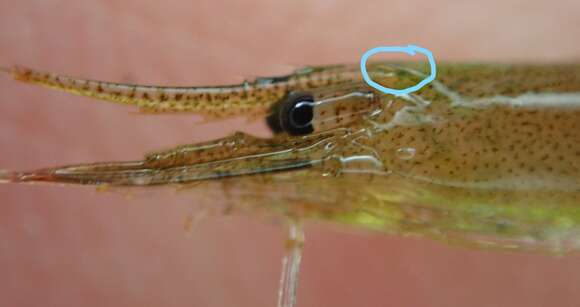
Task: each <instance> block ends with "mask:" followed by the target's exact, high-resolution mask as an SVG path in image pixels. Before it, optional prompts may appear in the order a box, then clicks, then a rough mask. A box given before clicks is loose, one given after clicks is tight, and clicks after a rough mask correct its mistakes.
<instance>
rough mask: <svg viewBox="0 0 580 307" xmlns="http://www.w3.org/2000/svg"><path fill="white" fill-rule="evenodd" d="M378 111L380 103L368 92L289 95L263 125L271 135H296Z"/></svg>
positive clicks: (275, 107)
mask: <svg viewBox="0 0 580 307" xmlns="http://www.w3.org/2000/svg"><path fill="white" fill-rule="evenodd" d="M379 109H380V100H379V99H376V97H375V96H374V95H373V94H372V93H369V92H363V91H348V92H345V93H336V92H335V93H332V95H328V94H327V95H323V94H322V93H317V94H311V93H304V92H291V93H289V94H288V95H286V96H285V97H284V98H283V99H281V100H280V101H278V103H276V104H275V105H274V106H273V107H272V113H271V114H270V115H269V116H268V117H267V119H266V122H267V123H268V126H269V127H270V129H272V131H273V132H274V133H283V132H285V133H288V134H289V135H294V136H298V135H306V134H310V133H313V132H320V131H325V130H329V129H334V128H337V127H343V126H345V125H349V124H350V123H352V122H353V121H357V120H360V119H362V118H363V117H365V116H369V115H370V114H373V112H374V111H377V110H379Z"/></svg>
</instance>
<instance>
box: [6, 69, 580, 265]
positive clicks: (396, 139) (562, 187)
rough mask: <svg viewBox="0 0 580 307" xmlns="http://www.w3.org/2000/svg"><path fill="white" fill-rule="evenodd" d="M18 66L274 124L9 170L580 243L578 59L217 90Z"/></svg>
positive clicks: (167, 106)
mask: <svg viewBox="0 0 580 307" xmlns="http://www.w3.org/2000/svg"><path fill="white" fill-rule="evenodd" d="M367 70H368V73H369V75H370V76H371V78H372V79H373V80H374V81H375V82H377V83H379V84H381V85H383V86H386V87H390V88H404V87H408V86H412V85H413V84H416V83H417V82H419V81H420V80H421V79H423V78H424V77H425V75H426V74H427V73H428V71H429V67H428V65H426V64H425V63H420V62H375V63H369V64H368V69H367ZM7 72H9V73H10V74H11V75H12V76H13V77H14V78H15V79H16V80H19V81H23V82H26V83H32V84H37V85H41V86H45V87H48V88H52V89H57V90H62V91H66V92H69V93H73V94H77V95H82V96H89V97H94V98H98V99H101V100H106V101H110V102H115V103H120V104H126V105H131V106H136V107H138V108H139V110H141V111H143V112H147V113H166V112H189V113H192V114H196V115H201V116H203V117H204V118H206V119H210V120H219V119H225V118H230V117H240V116H241V117H248V118H250V119H261V120H264V121H266V122H267V124H268V126H269V127H270V129H271V130H272V132H273V136H272V137H270V138H258V137H255V136H252V135H248V134H244V133H241V132H236V133H233V134H231V135H230V136H227V137H225V138H221V139H217V140H214V141H210V142H204V143H197V144H189V145H181V146H177V147H175V148H172V149H168V150H162V151H158V152H153V153H150V154H147V155H145V157H144V158H143V159H140V160H136V161H119V162H99V163H88V164H80V165H67V166H60V167H51V168H44V169H38V170H33V171H25V172H18V171H15V172H13V171H2V173H0V181H1V182H4V183H32V182H44V183H60V184H67V185H68V184H79V185H96V186H102V185H106V186H122V187H136V186H146V187H150V186H159V185H178V186H185V187H188V188H191V189H192V190H193V191H194V192H195V191H196V189H198V187H199V186H202V185H208V186H212V187H214V189H213V190H214V191H217V193H222V192H223V191H224V190H225V189H228V190H232V187H233V190H235V193H233V194H231V193H223V194H228V197H229V198H228V199H229V201H230V202H232V204H233V205H232V208H233V209H237V210H239V211H240V212H252V213H255V212H263V213H266V214H276V215H282V216H286V217H289V218H290V219H292V220H303V219H318V220H327V221H331V222H335V223H340V224H347V225H352V226H354V227H359V228H364V229H369V230H374V231H381V232H385V233H389V234H401V235H418V236H424V237H429V238H433V239H438V240H441V241H445V242H449V243H461V244H464V245H469V246H474V247H480V248H499V249H510V250H523V251H544V252H550V253H558V254H560V253H565V252H570V251H574V250H577V249H580V65H575V64H572V65H563V64H562V65H524V64H518V65H508V64H440V65H439V70H438V77H437V79H436V80H435V81H434V82H433V83H431V84H430V85H428V86H426V87H424V88H422V89H421V90H419V91H417V92H415V93H412V94H406V95H402V96H392V95H388V94H384V93H381V92H378V91H376V90H374V89H373V88H371V87H370V86H368V85H367V84H366V83H365V82H364V80H363V79H362V76H361V73H360V71H359V70H358V68H357V66H356V65H352V66H351V65H336V66H326V67H308V68H303V69H300V70H297V71H295V72H294V73H292V74H289V75H286V76H278V77H264V78H256V79H255V80H253V81H247V82H244V83H242V84H238V85H231V86H219V87H158V86H142V85H130V84H119V83H110V82H100V81H91V80H82V79H77V78H73V77H68V76H63V75H59V74H52V73H43V72H39V71H35V70H32V69H27V68H22V67H14V68H11V69H8V70H7ZM204 193H206V189H204Z"/></svg>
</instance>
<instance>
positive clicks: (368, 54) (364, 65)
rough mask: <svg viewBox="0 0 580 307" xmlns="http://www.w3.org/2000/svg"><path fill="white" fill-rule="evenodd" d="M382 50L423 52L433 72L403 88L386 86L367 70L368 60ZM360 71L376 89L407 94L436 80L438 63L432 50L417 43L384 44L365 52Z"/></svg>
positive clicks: (411, 52)
mask: <svg viewBox="0 0 580 307" xmlns="http://www.w3.org/2000/svg"><path fill="white" fill-rule="evenodd" d="M381 52H403V53H406V54H408V55H415V53H416V52H419V53H422V54H424V55H426V56H427V59H428V60H429V66H430V67H431V74H430V75H429V76H428V77H427V78H425V79H423V80H422V81H421V82H419V83H417V84H416V85H414V86H411V87H408V88H404V89H401V90H397V89H392V88H388V87H384V86H382V85H380V84H378V83H376V82H375V81H373V80H372V79H371V78H370V77H369V74H368V72H367V60H368V59H369V58H370V57H371V56H373V55H375V54H377V53H381ZM360 71H361V72H362V75H363V79H364V80H365V82H366V83H367V84H368V85H370V86H372V87H374V88H375V89H377V90H379V91H381V92H383V93H386V94H392V95H396V96H401V95H405V94H409V93H412V92H415V91H418V90H419V89H421V88H422V87H423V86H425V85H427V84H429V83H430V82H431V81H433V80H435V77H436V76H437V65H436V64H435V58H433V53H431V51H429V50H427V49H425V48H422V47H419V46H415V45H408V46H406V47H405V46H383V47H375V48H372V49H369V50H368V51H367V52H365V53H364V54H363V56H362V58H361V59H360Z"/></svg>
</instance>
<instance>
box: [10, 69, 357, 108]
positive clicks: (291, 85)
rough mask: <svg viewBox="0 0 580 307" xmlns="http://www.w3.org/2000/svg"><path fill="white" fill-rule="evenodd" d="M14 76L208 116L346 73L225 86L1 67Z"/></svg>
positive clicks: (259, 104) (261, 104)
mask: <svg viewBox="0 0 580 307" xmlns="http://www.w3.org/2000/svg"><path fill="white" fill-rule="evenodd" d="M1 71H2V72H6V73H9V74H11V75H12V77H13V78H14V79H16V80H19V81H22V82H26V83H31V84H37V85H41V86H44V87H48V88H51V89H56V90H61V91H65V92H68V93H72V94H76V95H80V96H88V97H93V98H98V99H102V100H107V101H111V102H116V103H122V104H127V105H134V106H137V107H139V108H140V109H141V110H143V111H147V112H149V113H151V112H190V113H194V114H199V115H202V116H205V117H209V118H226V117H232V116H237V115H243V116H247V117H254V118H256V117H258V116H259V115H263V114H265V113H266V112H268V110H269V108H270V107H271V106H272V104H273V103H275V102H276V101H278V100H280V99H281V98H282V97H284V95H286V94H287V93H288V92H290V91H294V90H304V89H308V88H313V87H317V86H320V85H321V84H326V83H327V82H329V81H331V80H332V81H333V82H336V81H337V79H341V78H342V79H348V78H349V77H350V76H349V74H344V73H343V74H338V71H334V72H333V71H330V72H329V71H315V72H299V73H295V74H291V75H287V76H283V77H274V78H258V79H256V80H255V81H252V82H244V83H241V84H236V85H227V86H201V87H172V86H153V85H135V84H126V83H114V82H104V81H94V80H88V79H80V78H75V77H69V76H65V75H60V74H55V73H46V72H41V71H37V70H33V69H29V68H24V67H21V66H14V67H12V68H1Z"/></svg>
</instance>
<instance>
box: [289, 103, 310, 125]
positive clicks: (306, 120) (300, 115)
mask: <svg viewBox="0 0 580 307" xmlns="http://www.w3.org/2000/svg"><path fill="white" fill-rule="evenodd" d="M313 116H314V104H313V103H312V101H300V102H298V103H296V104H295V105H294V107H293V108H291V109H290V113H289V114H288V122H289V123H290V126H292V127H293V128H303V127H307V126H308V125H311V124H312V117H313Z"/></svg>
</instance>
